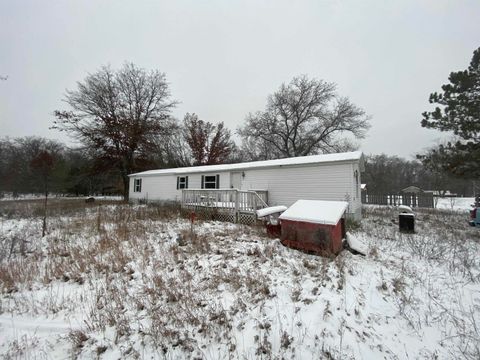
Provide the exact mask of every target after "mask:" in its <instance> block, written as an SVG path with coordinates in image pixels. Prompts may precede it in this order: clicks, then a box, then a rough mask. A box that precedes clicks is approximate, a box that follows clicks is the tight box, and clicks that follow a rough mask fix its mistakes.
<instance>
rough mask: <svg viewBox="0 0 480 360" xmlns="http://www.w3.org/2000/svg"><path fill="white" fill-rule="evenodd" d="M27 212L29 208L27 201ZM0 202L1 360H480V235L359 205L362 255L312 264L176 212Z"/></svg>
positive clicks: (456, 223)
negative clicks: (46, 211)
mask: <svg viewBox="0 0 480 360" xmlns="http://www.w3.org/2000/svg"><path fill="white" fill-rule="evenodd" d="M23 203H24V204H23ZM26 204H27V203H25V202H22V204H20V205H17V206H12V205H11V204H7V203H3V205H0V213H1V214H3V215H2V217H1V220H0V358H2V357H4V358H7V359H9V358H26V359H30V358H35V359H65V358H80V359H91V358H101V359H119V358H132V359H143V358H148V359H150V358H160V359H162V358H164V359H178V358H192V359H237V358H238V359H256V358H262V359H271V358H274V359H277V358H278V359H281V358H285V359H289V358H296V359H322V358H325V359H385V358H386V359H407V358H408V359H414V358H415V359H416V358H428V359H452V358H467V359H478V358H479V357H480V284H479V282H480V257H479V256H478V255H479V253H480V229H477V228H471V227H469V226H468V224H467V220H468V219H467V214H466V213H462V212H452V211H448V210H432V209H430V210H424V211H420V212H418V214H417V223H416V230H417V232H416V234H400V233H399V232H398V224H397V223H396V211H395V210H394V209H390V208H387V207H368V208H365V209H364V220H363V222H362V225H361V227H359V228H355V229H353V230H351V231H353V232H354V233H355V235H356V236H357V237H358V238H359V239H361V240H363V241H364V242H366V243H367V245H368V248H369V251H368V255H367V256H365V257H363V256H360V255H353V254H351V253H350V252H347V251H343V252H342V253H341V254H340V255H339V256H337V257H336V258H333V259H327V258H322V257H318V256H313V255H308V254H304V253H302V252H299V251H296V250H291V249H288V248H285V247H283V246H282V245H281V244H280V242H279V241H278V240H277V239H268V238H266V237H265V236H264V233H263V230H262V229H261V228H254V227H247V226H239V225H234V224H228V223H219V222H199V223H197V224H196V225H195V227H194V228H193V233H192V231H191V228H190V224H189V222H188V221H187V220H184V219H182V218H179V217H178V216H177V213H176V210H175V209H163V208H159V207H154V206H134V207H133V206H128V205H124V204H108V205H107V204H105V205H99V204H95V205H89V206H87V205H85V204H84V203H83V202H81V201H79V202H78V204H77V205H76V207H75V206H73V205H71V206H70V207H68V209H67V210H63V209H62V208H61V205H58V204H57V207H56V208H55V209H52V211H51V219H50V221H49V234H48V235H47V236H46V237H45V238H43V239H42V238H41V236H40V234H41V221H40V218H39V216H40V212H39V211H38V209H35V208H34V206H33V205H31V206H27V205H26Z"/></svg>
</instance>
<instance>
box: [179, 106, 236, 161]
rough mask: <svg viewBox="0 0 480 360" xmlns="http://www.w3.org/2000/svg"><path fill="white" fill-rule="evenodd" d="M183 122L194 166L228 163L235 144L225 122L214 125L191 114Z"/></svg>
mask: <svg viewBox="0 0 480 360" xmlns="http://www.w3.org/2000/svg"><path fill="white" fill-rule="evenodd" d="M183 121H184V136H185V141H186V142H187V144H188V145H189V147H190V151H191V155H192V158H193V163H194V165H213V164H222V163H225V162H227V161H228V159H229V157H230V155H231V153H232V152H233V150H234V149H235V143H234V142H233V141H232V139H231V134H230V130H228V129H227V128H226V127H225V125H224V123H223V122H220V123H218V124H216V125H214V124H212V123H211V122H208V121H204V120H201V119H199V118H198V116H197V115H196V114H189V113H187V114H186V115H185V118H184V120H183Z"/></svg>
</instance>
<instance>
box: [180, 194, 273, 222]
mask: <svg viewBox="0 0 480 360" xmlns="http://www.w3.org/2000/svg"><path fill="white" fill-rule="evenodd" d="M267 201H268V192H267V191H266V190H247V191H245V190H238V189H183V190H182V208H183V209H188V210H194V211H195V212H197V213H199V214H200V215H205V217H208V216H212V217H214V216H215V217H217V218H219V219H220V220H226V221H231V222H242V223H254V222H255V221H256V210H258V209H262V208H264V207H267V206H268V205H267Z"/></svg>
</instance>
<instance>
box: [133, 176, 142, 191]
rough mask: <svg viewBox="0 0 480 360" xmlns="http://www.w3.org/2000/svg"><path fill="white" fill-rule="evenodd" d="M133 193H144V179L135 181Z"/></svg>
mask: <svg viewBox="0 0 480 360" xmlns="http://www.w3.org/2000/svg"><path fill="white" fill-rule="evenodd" d="M133 192H142V179H135V180H133Z"/></svg>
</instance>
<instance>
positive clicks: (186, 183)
mask: <svg viewBox="0 0 480 360" xmlns="http://www.w3.org/2000/svg"><path fill="white" fill-rule="evenodd" d="M185 189H188V176H187V177H186V178H185Z"/></svg>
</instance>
